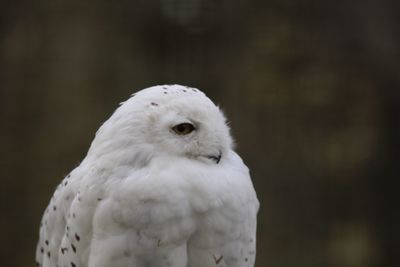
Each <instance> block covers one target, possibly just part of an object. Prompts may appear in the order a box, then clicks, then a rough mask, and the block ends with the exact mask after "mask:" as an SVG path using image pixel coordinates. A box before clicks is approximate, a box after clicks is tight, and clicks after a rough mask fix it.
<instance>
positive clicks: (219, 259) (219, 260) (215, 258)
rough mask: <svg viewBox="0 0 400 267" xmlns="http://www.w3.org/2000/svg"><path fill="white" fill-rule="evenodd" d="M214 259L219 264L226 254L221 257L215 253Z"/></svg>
mask: <svg viewBox="0 0 400 267" xmlns="http://www.w3.org/2000/svg"><path fill="white" fill-rule="evenodd" d="M213 258H214V261H215V263H216V264H219V263H220V262H221V260H222V259H223V258H224V256H222V255H221V256H220V257H219V258H217V257H215V255H213Z"/></svg>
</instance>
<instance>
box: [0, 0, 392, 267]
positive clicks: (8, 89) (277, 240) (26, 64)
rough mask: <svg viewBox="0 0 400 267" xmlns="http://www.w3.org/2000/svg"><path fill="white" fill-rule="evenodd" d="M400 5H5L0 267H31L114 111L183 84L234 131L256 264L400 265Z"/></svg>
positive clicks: (0, 68)
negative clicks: (62, 188)
mask: <svg viewBox="0 0 400 267" xmlns="http://www.w3.org/2000/svg"><path fill="white" fill-rule="evenodd" d="M398 3H399V2H398V1H395V0H381V1H372V0H362V1H361V0H355V1H340V0H339V1H333V0H328V1H315V0H314V1H312V0H304V1H291V0H259V1H245V0H242V1H228V0H225V1H224V0H218V1H216V0H132V1H126V0H121V1H111V0H96V1H77V0H69V1H65V0H37V1H28V0H26V1H11V0H3V1H1V2H0V97H1V98H0V118H1V122H0V123H1V124H0V125H1V132H0V140H1V141H0V142H1V143H0V146H1V152H2V153H1V156H0V164H1V166H0V172H1V192H0V193H1V201H0V203H1V204H0V205H1V214H2V216H1V221H0V226H1V228H0V236H1V239H0V240H1V243H0V251H1V262H0V265H1V266H16V267H25V266H34V251H35V245H36V240H37V232H38V231H37V230H38V225H39V220H40V217H41V215H42V211H43V210H44V208H45V206H46V205H47V202H48V200H49V198H50V197H51V195H52V192H53V190H54V188H55V186H56V185H57V184H58V182H59V181H60V180H61V178H62V177H63V175H65V174H66V173H68V172H69V171H70V170H71V169H72V168H74V167H75V166H76V165H77V164H78V163H79V161H80V160H82V159H83V157H84V156H85V153H86V151H87V149H88V147H89V144H90V141H91V140H92V138H93V136H94V133H95V131H96V129H97V128H98V127H99V126H100V125H101V123H102V122H104V121H105V120H106V119H107V118H108V117H109V116H110V114H111V113H112V111H113V110H114V109H115V108H116V107H117V105H118V103H119V102H121V101H123V100H125V99H126V98H127V97H129V95H130V94H131V93H133V92H135V91H137V90H139V89H142V88H145V87H148V86H151V85H155V84H165V83H166V84H170V83H179V84H185V85H190V86H193V87H198V88H200V89H201V90H203V91H205V92H206V93H207V94H208V95H209V96H210V97H211V98H212V99H213V100H214V101H215V102H216V103H218V104H220V105H221V106H222V107H223V108H224V110H225V111H226V113H227V115H228V118H229V119H230V121H231V125H232V128H233V134H234V136H235V138H236V140H237V143H238V148H237V150H238V151H239V153H240V154H241V155H242V157H243V158H244V160H245V162H246V163H247V165H249V167H250V169H251V171H252V177H253V180H254V184H255V187H256V190H257V192H258V196H259V199H260V201H261V210H260V214H259V228H258V257H257V264H256V266H257V267H293V266H296V267H303V266H304V267H314V266H315V267H320V266H324V267H331V266H340V267H371V266H385V267H387V266H400V265H399V263H400V262H399V259H398V258H399V256H400V244H399V240H400V234H399V232H400V231H399V228H400V207H399V201H398V196H397V194H396V193H397V191H398V188H399V187H398V186H396V182H395V181H396V180H397V179H398V178H399V173H400V171H399V168H400V167H399V166H400V164H399V159H400V152H399V151H400V143H399V137H400V119H399V117H400V116H399V115H400V90H399V85H400V78H399V77H400V73H399V67H400V65H399V64H400V63H399V62H400V60H399V59H400V57H399V49H400V45H399V39H400V34H399V29H400V27H399V25H400V24H399V23H400V16H399V14H400V13H399V10H398V8H399V7H400V5H399V4H398ZM160 267H161V266H160Z"/></svg>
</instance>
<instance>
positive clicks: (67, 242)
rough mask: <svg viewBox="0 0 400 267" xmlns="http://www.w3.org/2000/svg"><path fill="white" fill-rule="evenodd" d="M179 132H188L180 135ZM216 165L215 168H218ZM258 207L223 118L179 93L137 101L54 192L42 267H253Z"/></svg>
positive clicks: (148, 92) (44, 228) (140, 96)
mask: <svg viewBox="0 0 400 267" xmlns="http://www.w3.org/2000/svg"><path fill="white" fill-rule="evenodd" d="M180 123H190V124H192V125H194V131H193V132H191V133H189V134H187V135H178V134H176V133H175V132H174V131H172V130H171V129H172V128H173V126H175V125H178V124H180ZM216 159H218V160H216ZM258 206H259V203H258V200H257V197H256V194H255V191H254V188H253V185H252V182H251V179H250V176H249V172H248V169H247V167H246V166H245V165H244V164H243V162H242V160H241V159H240V157H239V156H238V155H237V154H236V153H235V152H234V151H233V148H232V138H231V136H230V133H229V128H228V127H227V126H226V120H225V117H224V116H223V114H222V112H221V111H220V110H219V108H218V107H217V106H215V105H214V104H213V103H212V101H211V100H210V99H209V98H207V97H206V96H205V94H204V93H202V92H201V91H199V90H198V89H195V88H190V87H185V86H180V85H164V86H154V87H150V88H147V89H144V90H142V91H139V92H138V93H136V94H134V95H133V96H132V97H131V98H130V99H129V100H128V101H126V102H124V103H122V104H121V106H120V107H119V108H118V109H117V110H116V111H115V112H114V114H113V115H112V116H111V118H110V119H109V120H107V121H106V122H105V123H104V124H103V125H102V126H101V127H100V129H99V130H98V132H97V133H96V137H95V139H94V140H93V142H92V145H91V147H90V149H89V151H88V154H87V156H86V157H85V159H84V160H83V161H82V163H81V164H80V165H79V166H78V167H77V168H75V169H74V170H73V171H72V172H71V173H70V174H68V175H67V176H66V177H65V179H64V180H63V181H62V182H61V183H60V184H59V186H58V187H57V189H56V191H55V193H54V195H53V197H52V199H51V201H50V203H49V205H48V207H47V208H46V210H45V212H44V215H43V218H42V221H41V224H40V238H39V242H38V245H37V251H36V261H37V263H38V265H39V266H42V267H89V266H90V267H111V266H113V267H145V266H152V267H153V266H154V267H168V266H172V267H211V266H221V267H222V266H224V267H228V266H229V267H251V266H254V262H255V247H256V236H255V234H256V216H257V211H258Z"/></svg>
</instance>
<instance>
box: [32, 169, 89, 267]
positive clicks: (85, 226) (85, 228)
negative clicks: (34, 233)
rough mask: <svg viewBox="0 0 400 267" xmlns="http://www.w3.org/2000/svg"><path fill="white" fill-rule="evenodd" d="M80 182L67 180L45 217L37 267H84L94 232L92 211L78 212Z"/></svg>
mask: <svg viewBox="0 0 400 267" xmlns="http://www.w3.org/2000/svg"><path fill="white" fill-rule="evenodd" d="M78 178H79V177H77V175H75V176H74V177H71V175H68V176H67V177H65V179H64V180H63V181H62V182H61V183H60V184H59V185H58V187H57V189H56V190H55V192H54V194H53V196H52V198H51V200H50V203H49V205H48V206H47V208H46V210H45V212H44V214H43V217H42V221H41V223H40V230H39V241H38V244H37V248H36V262H37V265H38V266H41V267H57V266H59V267H61V266H62V267H63V266H68V267H76V266H81V262H82V259H84V258H85V251H87V248H88V244H89V242H88V240H87V238H88V236H90V232H91V231H90V220H91V216H90V213H91V211H90V209H87V208H86V210H85V211H84V210H82V208H78V207H82V205H79V203H80V202H82V201H83V200H82V196H81V195H80V193H79V191H78V189H77V188H78V187H77V186H78V183H77V181H78V180H79V179H78ZM86 207H88V206H86ZM94 209H95V208H94ZM82 214H85V215H84V216H81V215H82ZM77 221H80V222H79V223H76V222H77Z"/></svg>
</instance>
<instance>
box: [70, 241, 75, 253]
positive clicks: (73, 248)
mask: <svg viewBox="0 0 400 267" xmlns="http://www.w3.org/2000/svg"><path fill="white" fill-rule="evenodd" d="M71 248H72V250H73V251H74V253H76V247H75V246H74V244H72V243H71Z"/></svg>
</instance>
